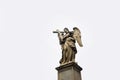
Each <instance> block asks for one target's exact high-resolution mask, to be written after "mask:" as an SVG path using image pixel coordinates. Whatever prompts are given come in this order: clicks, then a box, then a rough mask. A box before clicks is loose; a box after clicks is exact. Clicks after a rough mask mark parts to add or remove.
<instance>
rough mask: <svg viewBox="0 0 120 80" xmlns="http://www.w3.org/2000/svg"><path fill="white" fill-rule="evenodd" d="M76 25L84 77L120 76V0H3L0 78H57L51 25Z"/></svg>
mask: <svg viewBox="0 0 120 80" xmlns="http://www.w3.org/2000/svg"><path fill="white" fill-rule="evenodd" d="M74 26H77V27H79V28H80V30H81V33H82V41H83V45H84V47H83V48H80V47H79V46H78V45H77V49H78V53H77V56H76V61H77V62H78V64H79V65H80V66H81V67H82V68H83V71H82V80H120V62H119V61H120V36H119V35H120V2H119V0H0V80H57V71H56V70H55V67H57V66H59V63H58V62H59V59H60V58H61V48H60V45H59V41H58V38H57V34H53V33H52V31H53V30H56V29H60V30H63V28H64V27H68V28H69V29H70V30H72V28H73V27H74Z"/></svg>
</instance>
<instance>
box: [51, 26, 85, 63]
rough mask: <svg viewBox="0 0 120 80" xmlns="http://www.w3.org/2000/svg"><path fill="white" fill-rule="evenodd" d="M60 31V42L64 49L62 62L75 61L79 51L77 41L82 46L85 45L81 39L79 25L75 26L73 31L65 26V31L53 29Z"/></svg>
mask: <svg viewBox="0 0 120 80" xmlns="http://www.w3.org/2000/svg"><path fill="white" fill-rule="evenodd" d="M53 33H58V38H59V42H60V45H61V49H62V58H61V59H60V61H59V62H60V64H66V63H69V62H75V54H76V53H77V49H76V45H75V43H76V41H77V43H78V44H79V46H80V47H83V44H82V41H81V32H80V30H79V29H78V28H77V27H74V28H73V31H69V29H68V28H64V31H59V30H56V31H53Z"/></svg>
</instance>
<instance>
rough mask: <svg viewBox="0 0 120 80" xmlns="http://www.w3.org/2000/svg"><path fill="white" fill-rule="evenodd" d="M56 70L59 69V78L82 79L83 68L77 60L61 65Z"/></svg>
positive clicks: (64, 79)
mask: <svg viewBox="0 0 120 80" xmlns="http://www.w3.org/2000/svg"><path fill="white" fill-rule="evenodd" d="M56 70H57V71H58V80H82V78H81V70H82V68H81V67H80V66H79V65H78V64H77V63H75V62H71V63H67V64H63V65H60V66H59V67H57V68H56Z"/></svg>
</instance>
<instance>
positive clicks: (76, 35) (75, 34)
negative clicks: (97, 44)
mask: <svg viewBox="0 0 120 80" xmlns="http://www.w3.org/2000/svg"><path fill="white" fill-rule="evenodd" d="M73 37H74V39H75V40H76V41H77V43H78V44H79V46H80V47H83V44H82V41H81V32H80V30H79V29H78V28H77V27H74V28H73Z"/></svg>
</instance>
